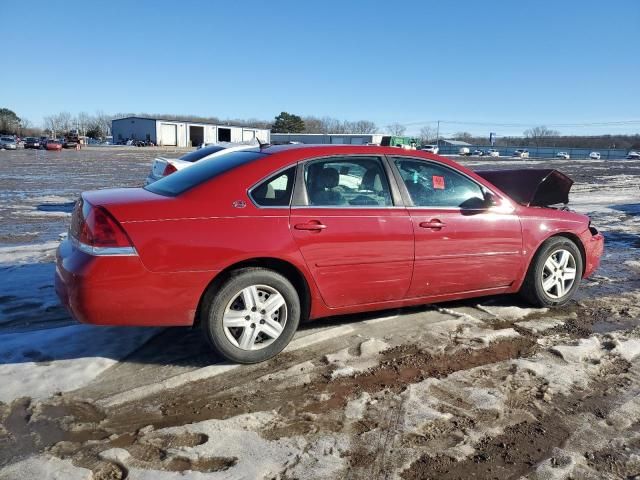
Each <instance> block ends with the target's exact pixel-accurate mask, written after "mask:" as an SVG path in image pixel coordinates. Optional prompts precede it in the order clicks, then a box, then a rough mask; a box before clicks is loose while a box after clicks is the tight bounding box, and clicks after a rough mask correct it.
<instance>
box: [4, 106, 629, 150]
mask: <svg viewBox="0 0 640 480" xmlns="http://www.w3.org/2000/svg"><path fill="white" fill-rule="evenodd" d="M123 117H147V118H163V119H167V120H177V121H183V122H193V123H214V124H218V125H238V126H242V127H253V128H264V129H271V131H273V132H274V133H277V132H282V133H287V132H288V133H337V134H341V133H343V134H344V133H353V134H371V133H378V132H386V133H388V134H391V135H399V136H402V135H405V132H406V126H405V125H402V124H400V123H392V124H390V125H386V126H382V127H380V126H378V125H376V124H375V123H374V122H372V121H370V120H355V121H350V120H339V119H337V118H333V117H315V116H312V115H307V116H299V115H295V114H292V113H288V112H281V113H280V114H279V115H276V116H275V118H274V119H273V120H261V119H258V118H249V119H242V118H226V119H223V118H220V117H216V116H207V117H204V116H198V115H175V114H171V113H140V112H138V113H118V114H115V115H111V114H106V113H104V112H101V111H98V112H96V113H95V114H88V113H86V112H80V113H78V114H77V115H72V114H70V113H69V112H60V113H57V114H53V115H48V116H45V117H44V119H43V125H42V128H40V127H37V126H35V125H33V124H32V123H31V122H30V121H29V120H27V119H25V118H20V117H19V116H18V115H17V114H16V113H15V112H13V111H11V110H9V109H7V108H0V134H10V135H22V136H27V135H39V134H41V133H47V134H60V133H64V132H68V131H69V130H70V129H77V130H79V132H80V134H81V135H87V136H89V137H94V138H100V137H105V136H108V135H110V134H111V120H113V119H115V118H123ZM412 136H415V137H416V138H417V139H418V142H419V143H421V144H423V145H425V144H429V143H434V142H435V140H436V137H437V136H438V130H437V129H435V128H433V126H429V125H425V126H423V127H422V128H421V129H420V132H419V134H417V135H412ZM440 138H443V137H442V136H440ZM446 138H450V139H452V140H462V141H465V142H468V143H470V144H472V145H488V144H489V139H488V138H487V137H479V136H477V135H472V134H470V133H468V132H458V133H456V134H454V135H450V136H448V137H446ZM495 144H496V146H504V147H510V146H524V147H557V148H571V147H573V148H594V149H596V148H597V149H609V148H620V149H627V150H640V134H634V135H562V134H560V132H558V131H557V130H552V129H550V128H547V127H546V126H544V125H540V126H537V127H533V128H530V129H528V130H525V131H524V132H523V134H522V136H511V137H498V138H497V139H496V143H495Z"/></svg>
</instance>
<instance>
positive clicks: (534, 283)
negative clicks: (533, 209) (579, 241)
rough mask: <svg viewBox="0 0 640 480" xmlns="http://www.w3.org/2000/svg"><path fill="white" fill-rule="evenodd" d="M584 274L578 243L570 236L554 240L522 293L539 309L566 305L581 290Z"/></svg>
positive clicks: (539, 255) (532, 269)
mask: <svg viewBox="0 0 640 480" xmlns="http://www.w3.org/2000/svg"><path fill="white" fill-rule="evenodd" d="M582 271H583V265H582V254H581V253H580V250H579V249H578V247H577V246H576V244H575V243H574V242H573V241H571V240H570V239H568V238H566V237H552V238H550V239H549V240H547V241H546V242H544V243H543V244H542V246H541V247H540V249H539V250H538V252H537V253H536V255H535V257H534V259H533V262H531V265H530V266H529V271H528V272H527V277H526V278H525V281H524V284H523V285H522V289H521V290H520V293H521V294H522V296H524V297H525V298H526V299H527V300H528V301H529V302H530V303H532V304H533V305H536V306H539V307H553V306H560V305H565V304H566V303H567V302H569V300H571V298H572V297H573V295H574V294H575V292H576V290H577V289H578V286H579V285H580V279H581V277H582Z"/></svg>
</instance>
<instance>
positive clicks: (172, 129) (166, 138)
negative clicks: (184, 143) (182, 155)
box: [160, 123, 178, 147]
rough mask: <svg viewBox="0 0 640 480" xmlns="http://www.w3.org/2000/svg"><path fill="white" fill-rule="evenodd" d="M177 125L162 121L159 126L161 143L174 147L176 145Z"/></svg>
mask: <svg viewBox="0 0 640 480" xmlns="http://www.w3.org/2000/svg"><path fill="white" fill-rule="evenodd" d="M177 128H178V126H177V125H172V124H170V123H163V124H161V126H160V139H161V141H162V145H167V146H171V147H175V146H177V145H178V134H177V132H176V130H177Z"/></svg>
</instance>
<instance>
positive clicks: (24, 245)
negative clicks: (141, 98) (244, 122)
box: [0, 147, 640, 480]
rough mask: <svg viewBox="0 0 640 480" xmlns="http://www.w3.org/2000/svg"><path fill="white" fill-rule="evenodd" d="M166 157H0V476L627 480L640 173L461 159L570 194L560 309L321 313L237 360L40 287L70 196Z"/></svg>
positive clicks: (591, 164)
mask: <svg viewBox="0 0 640 480" xmlns="http://www.w3.org/2000/svg"><path fill="white" fill-rule="evenodd" d="M179 154H180V153H179V152H175V151H173V152H172V151H167V150H160V149H155V148H154V149H148V148H128V147H112V148H106V147H104V148H101V147H94V148H86V149H84V150H82V151H80V152H76V151H63V152H42V151H34V150H18V151H16V152H7V151H0V165H1V166H2V169H1V170H0V195H1V196H2V203H1V204H0V274H1V275H2V278H3V282H2V287H0V378H2V379H3V386H2V389H0V480H4V479H11V480H13V479H26V478H64V479H94V480H98V479H124V478H127V479H130V480H131V479H154V480H163V479H178V478H190V479H204V478H207V479H219V478H220V479H231V478H234V479H235V478H250V479H253V478H267V479H296V478H301V479H302V478H304V479H316V478H317V479H327V478H351V479H379V478H380V479H382V478H385V479H386V478H403V479H426V478H437V479H466V478H477V479H493V478H499V479H510V478H513V479H519V478H523V477H524V478H530V479H540V480H542V479H561V478H587V479H590V478H593V479H602V478H607V479H608V478H611V479H618V478H633V477H634V476H636V475H640V328H639V327H638V325H639V323H638V322H639V320H640V258H639V256H638V252H639V251H640V250H639V249H640V189H639V188H640V162H639V161H629V160H621V161H588V160H569V161H558V160H552V161H536V160H526V161H522V160H512V159H491V160H482V159H465V160H463V163H464V164H466V165H467V166H470V167H471V168H478V169H480V168H546V167H551V166H552V167H554V168H558V169H559V170H562V171H563V172H565V173H567V174H569V176H571V177H572V178H573V179H574V180H575V181H576V184H575V185H574V187H573V190H572V195H571V204H570V205H571V206H572V208H574V209H575V210H578V211H581V212H584V213H589V214H590V215H591V216H592V219H593V223H594V225H595V226H597V227H598V228H599V229H600V230H602V231H603V232H604V233H605V237H606V247H605V257H604V258H603V262H602V266H601V268H600V270H599V271H598V272H597V273H596V274H595V275H594V276H593V277H592V278H591V279H589V280H587V281H585V282H584V283H583V286H582V288H581V290H580V293H579V295H578V297H577V298H576V300H575V301H574V302H572V303H571V304H570V305H568V306H566V307H563V308H560V309H556V310H552V311H547V310H545V309H532V308H529V307H528V306H527V305H525V304H523V303H521V302H520V301H519V299H518V298H515V297H490V298H481V299H474V300H469V301H465V302H453V303H447V304H441V305H430V306H424V307H420V308H412V309H403V310H393V311H385V312H378V313H375V314H368V315H357V316H349V317H340V318H330V319H323V320H319V321H316V322H313V323H311V324H308V325H306V326H304V327H303V328H301V330H300V331H299V332H298V334H297V335H296V337H295V338H294V341H293V343H292V344H291V345H290V347H288V348H287V350H285V352H283V353H282V354H280V355H279V356H278V357H276V358H275V359H272V360H271V361H269V362H266V363H263V364H259V365H251V366H237V365H227V364H224V363H221V362H220V360H219V359H217V358H215V357H214V355H213V354H212V353H210V352H209V350H208V348H207V346H206V345H205V343H204V341H203V340H202V339H201V336H200V334H199V332H198V331H194V330H191V329H182V328H171V329H150V328H149V329H141V328H110V327H91V326H85V325H76V324H75V323H74V322H73V321H72V320H71V319H70V318H69V317H68V315H67V314H66V313H65V312H64V310H63V309H62V308H61V307H59V306H58V305H57V301H56V299H55V296H54V293H53V285H52V279H53V273H54V266H53V263H52V258H53V251H54V249H55V246H56V245H57V243H58V241H59V238H60V235H64V233H65V231H66V229H67V225H68V221H69V216H70V211H71V209H72V206H73V202H74V201H75V199H76V198H77V197H78V195H79V194H80V192H81V191H83V190H88V189H94V188H103V187H114V186H137V185H141V184H142V182H143V180H144V178H145V176H146V175H147V173H148V170H149V166H150V163H151V160H152V159H153V157H155V156H159V155H162V156H178V155H179ZM54 474H55V475H58V477H53V475H54Z"/></svg>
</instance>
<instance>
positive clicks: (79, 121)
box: [75, 112, 93, 135]
mask: <svg viewBox="0 0 640 480" xmlns="http://www.w3.org/2000/svg"><path fill="white" fill-rule="evenodd" d="M92 122H93V119H92V118H91V116H90V115H89V114H88V113H87V112H80V113H79V114H78V115H77V116H76V118H75V124H76V128H77V129H78V132H79V133H80V135H86V134H87V130H88V129H89V126H90V125H91V123H92Z"/></svg>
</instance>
